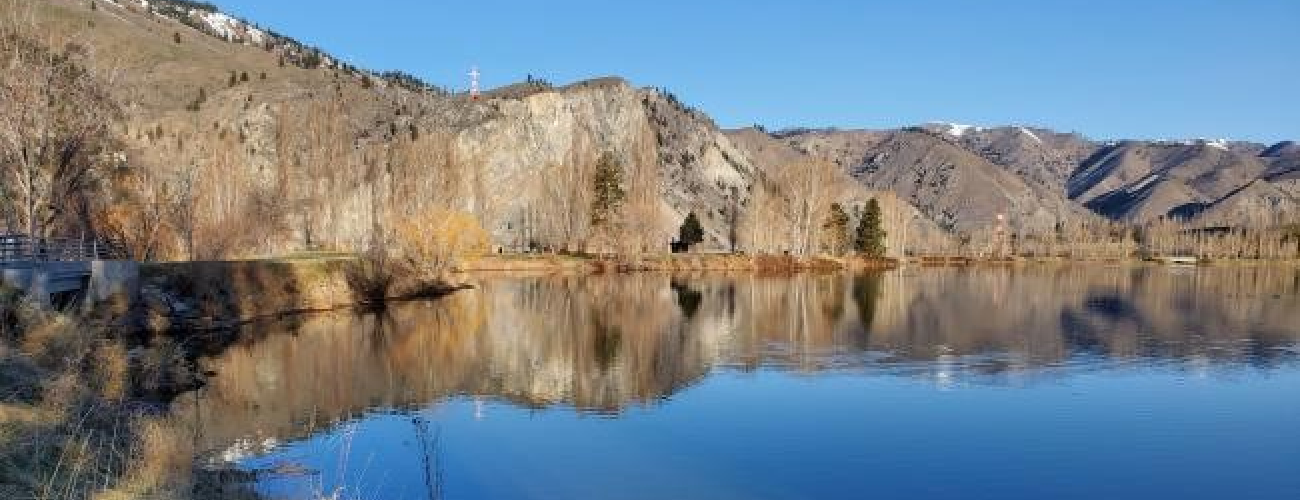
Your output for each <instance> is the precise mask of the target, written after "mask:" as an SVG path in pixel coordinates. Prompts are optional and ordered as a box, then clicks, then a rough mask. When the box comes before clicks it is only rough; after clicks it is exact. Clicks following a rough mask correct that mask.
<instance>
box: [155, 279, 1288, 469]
mask: <svg viewBox="0 0 1300 500" xmlns="http://www.w3.org/2000/svg"><path fill="white" fill-rule="evenodd" d="M1296 325H1300V271H1297V270H1295V269H1282V268H1263V267H1259V268H1254V267H1244V268H1209V269H1195V270H1187V271H1185V272H1184V271H1171V270H1168V269H1160V268H1098V267H1087V268H1085V267H1041V268H1038V267H1026V268H1017V269H1002V268H996V269H923V270H904V271H894V272H889V273H884V274H877V275H866V276H857V277H852V276H845V275H839V274H830V275H798V276H793V277H759V276H742V277H735V276H730V277H728V276H694V277H689V278H688V277H678V278H669V277H668V276H663V275H653V274H635V275H622V276H590V277H548V278H529V279H520V278H502V279H486V280H484V282H483V283H481V285H480V287H479V289H477V290H475V291H469V292H464V293H458V294H455V295H452V296H450V297H448V298H445V299H443V300H440V301H437V302H428V303H411V304H406V305H401V306H396V307H391V308H389V309H388V310H387V311H386V312H384V313H383V314H380V315H373V314H371V315H353V314H351V313H340V314H325V315H317V316H305V317H300V318H297V319H295V320H293V323H285V324H283V325H269V326H268V325H262V326H259V327H256V329H257V330H259V333H260V335H256V336H254V335H249V338H250V339H253V338H256V339H257V340H250V341H248V342H247V343H245V344H242V345H237V346H236V347H233V348H231V349H229V350H227V352H225V353H222V354H221V355H220V356H218V357H216V358H214V359H212V360H210V364H211V366H212V368H213V369H214V370H216V371H217V372H218V375H217V376H216V377H214V379H213V380H212V382H211V384H210V385H209V386H208V387H207V388H205V389H204V390H203V391H201V392H200V393H199V394H198V395H197V397H188V398H186V399H183V400H182V401H180V402H178V403H177V413H178V414H179V415H181V416H183V417H184V418H187V419H190V420H192V421H195V422H198V423H200V424H201V425H200V428H201V429H202V430H203V434H204V436H203V441H204V443H208V444H212V445H217V444H221V443H228V442H230V441H231V440H233V439H234V438H236V437H242V436H247V435H249V434H250V433H254V434H258V433H260V434H262V435H265V436H275V437H280V438H283V437H290V436H299V435H303V434H305V433H309V432H311V431H312V429H313V428H314V427H315V426H317V425H328V424H332V423H334V422H337V421H339V420H341V419H347V418H351V417H353V416H356V415H358V414H359V413H361V412H363V411H366V410H367V409H369V408H375V407H411V406H420V405H425V404H428V403H429V402H431V401H435V400H437V399H438V398H441V397H445V396H449V395H458V394H473V395H485V396H491V397H497V398H501V399H506V400H509V401H513V402H515V403H516V404H521V405H526V406H546V405H553V404H564V405H571V406H574V407H577V408H581V409H586V410H595V411H618V410H620V409H621V408H623V407H626V406H627V405H631V404H646V403H652V402H654V401H656V400H658V399H660V398H663V397H666V396H668V395H671V394H673V393H675V392H677V391H678V390H680V389H681V388H682V387H684V386H685V385H688V384H690V383H692V382H693V381H695V380H697V379H699V378H700V377H702V376H703V375H704V374H705V373H707V372H708V370H710V369H711V368H712V367H714V366H719V365H723V366H734V367H740V368H745V369H752V368H756V367H760V366H769V367H789V368H793V369H798V370H804V371H813V370H821V369H827V368H838V367H851V368H867V369H879V370H882V371H884V372H894V373H904V374H907V373H916V374H926V373H930V372H932V371H934V370H937V369H939V368H936V367H937V366H939V365H943V368H942V369H943V371H944V372H945V373H949V372H951V371H952V370H954V369H956V370H959V371H960V370H967V371H969V372H970V373H973V374H990V373H1006V372H1010V371H1024V370H1031V369H1034V368H1035V367H1040V366H1047V365H1058V364H1060V363H1061V362H1063V361H1067V360H1069V359H1070V358H1071V357H1072V356H1075V355H1078V354H1088V355H1090V358H1088V359H1091V360H1092V361H1088V362H1089V363H1100V362H1104V361H1105V360H1108V359H1112V358H1116V357H1131V356H1139V357H1158V358H1162V359H1168V360H1172V361H1181V360H1191V361H1192V362H1194V363H1196V364H1198V365H1197V366H1202V365H1204V364H1205V363H1232V364H1234V365H1239V364H1243V363H1245V364H1251V365H1257V366H1268V365H1271V364H1276V363H1279V362H1282V361H1284V360H1290V359H1294V356H1295V351H1294V350H1293V346H1294V345H1295V344H1296V343H1297V342H1300V329H1298V328H1297V327H1296ZM268 330H269V331H275V330H281V331H283V332H288V333H291V334H283V333H280V334H277V333H267V331H268ZM939 360H942V363H939V362H938V361H939ZM954 360H956V361H954ZM954 363H955V364H954Z"/></svg>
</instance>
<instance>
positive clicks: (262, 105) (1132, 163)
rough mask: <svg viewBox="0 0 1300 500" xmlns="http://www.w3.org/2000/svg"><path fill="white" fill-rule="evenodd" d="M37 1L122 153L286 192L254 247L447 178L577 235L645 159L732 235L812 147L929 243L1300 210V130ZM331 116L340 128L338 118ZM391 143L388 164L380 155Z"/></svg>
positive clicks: (506, 237) (421, 191)
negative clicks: (1163, 119)
mask: <svg viewBox="0 0 1300 500" xmlns="http://www.w3.org/2000/svg"><path fill="white" fill-rule="evenodd" d="M24 3H25V2H18V3H13V2H8V3H5V4H4V6H5V7H4V8H5V9H16V8H19V7H15V5H22V4H24ZM25 8H29V9H33V10H34V11H35V17H36V18H37V21H36V22H37V23H38V24H40V26H41V29H42V30H44V31H47V32H49V33H58V34H61V36H63V37H64V38H65V39H67V40H74V41H76V43H78V44H81V45H83V46H85V47H88V48H89V50H90V52H91V53H93V54H94V55H95V58H94V60H95V61H97V62H96V64H98V65H100V66H101V68H100V69H104V70H107V69H112V70H114V71H115V74H118V75H121V76H120V78H119V79H118V80H117V81H115V82H114V84H113V85H112V86H111V89H110V90H111V92H113V94H114V95H115V97H116V98H117V99H118V100H119V101H121V102H123V103H124V108H125V109H126V110H127V112H126V113H125V115H126V117H125V120H124V121H125V123H124V125H123V130H122V134H121V135H122V137H123V140H122V142H123V144H122V147H123V149H124V152H125V153H126V154H127V155H128V156H130V157H131V158H132V159H133V160H136V162H137V163H138V164H139V165H141V166H140V167H139V168H141V169H145V170H148V171H152V172H153V174H155V175H154V177H155V178H158V179H163V178H168V176H174V174H175V172H176V171H177V169H178V168H181V167H183V166H187V165H188V166H189V167H191V168H193V169H198V170H200V173H199V174H200V175H199V177H200V178H201V179H206V181H205V182H207V183H208V185H209V190H208V191H209V194H210V197H211V198H213V199H212V200H210V203H211V206H212V207H213V208H212V212H213V213H212V214H210V217H209V218H210V219H211V220H210V221H209V223H210V225H211V226H213V227H216V226H220V225H222V224H226V225H231V224H235V223H237V222H238V221H240V220H247V219H248V218H249V217H250V216H251V215H250V214H251V212H248V211H247V210H246V209H247V207H252V206H262V205H268V204H276V203H281V204H284V207H281V209H280V210H281V211H282V212H283V213H284V214H287V215H285V216H284V217H281V218H278V219H277V222H276V223H275V224H271V223H267V224H263V225H262V226H264V227H260V228H257V230H256V231H255V230H253V229H249V230H247V231H248V232H249V234H248V235H247V237H246V240H247V241H246V243H247V244H249V245H253V246H255V247H257V250H256V251H280V250H284V249H288V248H293V247H296V246H301V243H302V242H304V241H305V242H307V243H309V244H312V245H322V246H345V245H355V244H358V243H359V242H360V241H362V240H364V239H365V237H366V236H365V235H366V234H368V233H369V232H370V231H371V230H372V228H373V226H374V220H373V216H367V215H364V214H365V213H367V212H368V210H367V209H368V208H370V209H373V207H374V205H375V204H376V203H377V202H376V200H377V199H379V201H380V202H382V203H384V204H387V205H389V206H394V207H398V208H400V209H401V210H407V209H410V210H414V209H415V208H416V206H417V205H420V204H421V203H422V202H423V200H430V199H436V198H440V197H442V198H446V197H447V193H448V192H455V193H457V196H456V197H455V199H454V200H450V201H448V202H449V203H453V204H455V205H457V206H459V207H462V208H464V209H465V210H466V211H469V212H472V213H474V214H475V215H477V216H478V217H479V218H480V220H482V221H483V223H484V226H485V227H486V228H487V229H488V230H489V231H490V233H491V235H492V237H493V240H494V241H495V243H496V244H497V245H500V246H504V247H522V246H527V245H531V244H536V243H537V241H540V240H543V239H545V238H547V237H548V236H547V235H552V236H554V235H555V234H560V233H564V232H565V231H568V230H570V229H571V228H568V227H567V226H566V223H565V222H564V221H563V220H562V219H565V218H568V217H574V216H575V213H576V212H578V211H580V209H579V208H574V207H571V206H566V205H565V200H564V198H565V196H564V195H563V193H564V192H566V191H565V190H572V188H573V186H572V184H573V183H579V182H586V180H585V178H583V177H581V176H580V175H579V174H580V173H581V172H574V171H572V170H571V169H572V167H573V166H574V165H593V164H596V163H598V162H600V161H601V158H603V157H606V156H610V155H612V156H614V157H617V158H620V159H621V160H622V161H621V164H622V165H623V166H624V167H623V168H624V170H625V174H624V178H625V179H627V181H628V182H629V183H633V182H636V179H637V178H638V176H639V175H642V174H641V173H639V171H638V170H637V169H638V168H642V167H638V165H643V166H644V165H652V166H653V167H654V169H655V170H654V172H653V178H654V179H656V180H657V184H656V186H655V189H653V192H654V196H653V197H652V199H648V200H645V203H644V209H645V210H647V211H650V212H654V213H656V214H659V215H658V216H657V217H653V218H646V219H645V220H653V221H655V222H652V223H649V222H648V223H646V225H645V227H643V228H642V229H641V230H642V232H643V233H644V234H645V235H646V236H645V239H646V241H648V242H653V244H656V245H657V244H659V243H661V242H665V241H668V240H670V239H671V238H672V237H673V236H674V235H675V232H676V227H677V224H679V223H680V222H681V220H682V219H684V218H685V217H686V215H687V214H688V213H691V212H694V213H697V214H700V219H701V222H702V225H703V226H704V229H705V233H706V241H707V243H708V245H709V246H712V247H715V248H726V247H728V246H732V245H734V244H735V240H736V239H737V238H739V236H738V235H737V229H736V224H737V222H736V220H737V218H738V217H740V216H743V214H738V213H737V212H738V211H740V212H743V211H745V210H748V207H750V204H751V201H752V198H753V196H754V195H753V193H754V189H755V186H756V185H758V184H760V183H762V182H764V179H767V178H774V172H778V171H781V170H782V169H788V168H798V166H800V165H806V164H808V161H810V160H824V161H826V162H830V163H831V164H833V165H834V166H835V167H836V168H837V170H838V171H839V175H841V176H842V178H843V179H844V180H846V187H844V188H843V189H838V190H836V191H834V192H831V193H829V194H827V196H832V197H834V198H835V199H836V200H837V201H838V202H841V203H843V204H845V205H846V206H861V204H862V202H863V201H865V200H866V199H869V198H873V197H875V198H883V197H889V198H891V199H894V200H896V202H895V203H894V204H893V205H891V206H890V207H887V208H888V209H890V210H894V211H896V212H897V213H899V214H901V216H900V217H901V219H902V220H904V221H906V222H907V225H908V230H909V231H912V232H913V233H914V234H916V235H924V237H918V238H916V241H939V240H943V239H944V238H945V237H947V238H953V237H962V236H968V235H972V234H977V233H980V232H987V231H989V230H990V228H991V227H992V225H993V224H994V222H995V221H996V220H997V217H998V216H999V215H1002V216H1004V217H1005V220H1006V221H1007V223H1008V224H1009V225H1010V227H1011V228H1012V229H1013V230H1014V231H1016V232H1020V233H1045V232H1049V231H1053V230H1059V228H1060V227H1061V226H1062V225H1066V224H1089V223H1107V222H1118V223H1127V224H1137V225H1140V224H1146V223H1150V222H1154V221H1157V220H1161V219H1164V218H1177V219H1178V220H1182V221H1186V222H1187V223H1188V224H1190V225H1192V226H1200V227H1221V226H1241V225H1263V224H1274V223H1277V222H1279V221H1280V219H1282V218H1294V217H1296V216H1297V214H1300V145H1297V144H1296V143H1295V142H1290V141H1287V142H1281V143H1277V144H1255V143H1250V142H1239V141H1225V140H1202V139H1195V140H1186V141H1153V140H1119V141H1098V140H1093V139H1090V138H1088V137H1085V136H1083V135H1080V134H1077V133H1067V132H1058V131H1053V130H1050V129H1047V128H1042V127H1029V126H1000V127H987V128H986V127H977V126H969V125H960V124H953V123H928V124H922V125H918V126H914V127H907V128H903V129H894V130H837V129H795V130H785V131H776V132H769V131H766V130H762V129H760V128H746V129H737V130H722V129H720V128H719V127H718V126H717V125H716V124H715V123H714V121H713V120H712V119H711V118H710V117H709V116H708V115H707V114H705V113H704V112H703V111H701V110H698V109H695V108H693V107H691V106H688V105H686V104H684V103H682V102H680V101H679V100H678V99H677V98H676V97H675V96H674V95H672V94H671V93H669V92H666V91H663V90H660V89H656V88H637V87H634V86H632V85H631V84H629V83H628V82H627V81H625V80H623V79H620V78H604V79H597V80H591V81H585V82H578V83H574V84H571V85H567V86H555V85H552V84H551V83H549V82H546V81H542V80H535V79H532V78H531V77H530V78H529V79H528V80H527V81H525V82H522V83H519V84H516V85H511V86H508V87H505V88H501V89H495V90H490V91H487V92H486V93H485V94H484V95H483V96H482V98H480V99H473V98H471V96H468V95H466V94H465V93H456V92H449V91H447V90H444V89H442V88H439V87H437V86H435V85H431V84H428V83H426V82H424V81H422V80H420V79H419V78H417V77H414V76H411V75H409V74H406V73H402V72H396V71H393V72H377V71H369V70H365V69H360V68H356V67H354V66H351V65H348V64H345V63H342V62H340V61H339V60H338V59H337V58H334V57H331V56H330V55H329V54H327V53H325V52H324V51H322V50H320V49H316V48H313V47H310V46H308V45H306V44H302V43H300V42H297V41H295V40H293V39H292V38H290V37H287V36H284V35H281V34H278V33H275V32H274V31H272V30H269V29H266V28H262V27H259V26H257V25H256V24H254V23H251V22H247V21H243V20H240V19H237V18H235V17H233V16H230V15H227V14H223V13H221V12H220V11H219V10H218V9H217V8H216V7H215V6H212V5H210V4H204V3H199V2H188V1H178V0H41V1H40V2H38V3H37V4H28V5H27V7H25ZM322 114H326V115H330V116H331V117H332V118H337V125H332V126H331V127H333V128H329V127H326V125H324V123H326V122H324V121H322V120H320V119H319V118H320V116H322ZM863 114H864V115H869V114H870V110H863ZM329 123H334V122H329ZM327 129H328V130H327ZM330 134H333V135H330ZM295 138H296V139H295ZM313 139H314V140H315V142H314V144H317V145H320V144H323V142H328V141H322V139H330V140H333V141H334V142H336V143H337V144H336V146H337V145H339V144H341V145H342V147H340V148H339V149H337V155H340V156H346V157H347V159H346V161H338V160H337V158H333V159H330V158H325V159H322V160H320V161H313V160H311V158H312V156H311V154H310V151H308V149H309V148H308V146H307V144H308V143H312V140H313ZM295 141H297V142H295ZM321 147H324V146H321ZM399 153H400V154H399ZM379 157H383V158H387V159H386V160H383V161H385V162H387V163H386V165H387V167H386V168H382V169H375V168H363V167H365V166H366V165H370V166H372V167H373V165H374V164H376V163H379V162H380V160H377V159H376V158H379ZM399 157H400V158H399ZM191 173H192V172H191ZM646 175H650V174H646ZM837 179H838V178H837ZM837 182H838V181H837ZM376 193H378V194H376ZM303 207H308V208H303ZM660 219H662V220H660ZM214 239H215V237H214ZM232 241H233V240H232ZM232 244H233V243H232ZM913 244H915V243H913ZM214 256H216V255H214Z"/></svg>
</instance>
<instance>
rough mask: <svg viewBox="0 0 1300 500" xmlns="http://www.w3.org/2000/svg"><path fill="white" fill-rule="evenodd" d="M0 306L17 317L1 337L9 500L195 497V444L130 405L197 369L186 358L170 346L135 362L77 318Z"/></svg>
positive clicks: (2, 482)
mask: <svg viewBox="0 0 1300 500" xmlns="http://www.w3.org/2000/svg"><path fill="white" fill-rule="evenodd" d="M0 306H4V307H6V310H8V311H10V312H13V313H14V314H12V315H11V317H9V318H5V319H4V320H3V321H4V322H5V323H6V328H5V332H6V334H5V336H4V337H3V338H0V498H6V499H8V498H14V499H20V498H31V499H39V500H65V499H68V500H71V499H100V498H103V499H114V500H130V499H145V498H158V499H163V498H181V499H183V498H186V497H187V495H188V492H189V490H190V484H191V482H192V479H191V478H192V473H191V468H192V464H193V463H194V450H193V449H191V448H190V447H189V443H190V440H189V439H187V438H186V436H185V435H184V433H183V431H182V427H181V426H179V425H176V424H175V423H173V422H171V421H169V420H167V419H165V418H163V417H159V416H155V415H152V414H149V413H145V412H143V411H142V410H140V409H139V408H141V406H140V405H134V404H131V403H130V402H129V400H130V398H132V397H138V396H140V395H142V394H148V393H149V392H150V389H149V385H150V384H154V385H160V384H162V383H168V381H167V380H166V379H163V377H173V379H175V377H177V373H176V372H177V371H182V372H185V371H187V370H185V369H184V367H185V364H184V356H183V355H184V353H183V352H182V351H181V350H180V349H179V348H178V347H175V346H173V345H168V344H167V343H166V342H163V343H161V344H159V345H152V346H145V347H142V348H140V349H139V353H140V355H139V356H136V358H138V359H139V361H138V362H135V361H133V357H132V356H128V354H127V347H126V345H124V344H123V343H122V341H120V340H118V339H115V338H113V336H112V335H110V334H109V332H107V331H103V330H100V329H96V328H92V327H88V326H87V325H85V324H83V323H81V322H80V321H79V319H78V318H77V317H75V316H72V315H69V314H61V313H55V312H48V311H41V310H38V309H33V308H27V307H25V306H23V305H21V304H18V303H14V302H7V303H4V304H0ZM151 364H152V366H150V365H151ZM155 378H158V379H163V380H164V382H153V381H152V379H155Z"/></svg>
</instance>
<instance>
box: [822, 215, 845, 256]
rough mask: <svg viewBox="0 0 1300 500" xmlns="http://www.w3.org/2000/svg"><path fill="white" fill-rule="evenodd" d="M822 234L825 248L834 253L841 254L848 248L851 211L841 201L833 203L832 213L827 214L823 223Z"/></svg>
mask: <svg viewBox="0 0 1300 500" xmlns="http://www.w3.org/2000/svg"><path fill="white" fill-rule="evenodd" d="M822 235H823V241H824V246H825V249H826V251H827V252H830V253H831V254H832V255H840V254H843V253H844V252H845V251H846V250H848V246H849V240H850V238H851V235H850V233H849V213H848V212H846V211H844V207H843V206H842V205H840V204H839V203H832V204H831V213H830V215H827V216H826V222H823V223H822Z"/></svg>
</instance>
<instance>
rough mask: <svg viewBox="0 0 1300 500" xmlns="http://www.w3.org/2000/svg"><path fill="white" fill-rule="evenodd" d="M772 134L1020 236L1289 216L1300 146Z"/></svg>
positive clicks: (930, 209) (1016, 130) (948, 218)
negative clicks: (1083, 226)
mask: <svg viewBox="0 0 1300 500" xmlns="http://www.w3.org/2000/svg"><path fill="white" fill-rule="evenodd" d="M771 136H772V137H773V138H774V139H777V140H779V141H781V142H784V143H785V144H787V145H788V146H789V150H790V152H785V153H783V156H789V155H790V154H792V152H797V153H799V154H803V155H807V156H813V157H819V158H825V159H828V160H831V161H833V162H835V163H836V164H837V165H840V166H842V167H843V168H845V169H846V170H848V171H850V172H851V173H853V175H854V176H855V177H856V178H858V179H859V180H860V181H861V182H862V183H863V184H864V185H865V186H867V187H869V188H871V189H881V190H892V191H896V192H898V193H899V194H900V195H903V196H904V198H905V199H907V200H908V201H910V202H911V203H912V204H914V205H915V206H916V207H917V208H918V209H920V210H921V211H922V212H923V213H925V214H926V215H927V216H928V217H930V218H932V219H933V220H935V222H937V223H938V224H940V225H941V226H942V227H945V228H949V229H951V230H953V231H956V232H959V233H967V232H970V231H979V230H981V229H986V228H987V227H988V225H989V224H990V221H992V220H993V218H994V217H996V214H998V213H1006V214H1007V215H1008V216H1009V224H1010V225H1011V226H1012V227H1013V228H1014V229H1016V230H1018V231H1025V232H1036V231H1044V230H1047V229H1050V228H1053V227H1054V226H1055V225H1056V224H1058V223H1068V222H1072V221H1087V220H1091V219H1092V218H1093V214H1095V215H1099V216H1102V217H1104V218H1106V219H1110V220H1114V221H1119V222H1126V223H1137V224H1141V223H1147V222H1151V221H1154V220H1157V219H1161V218H1176V219H1180V220H1188V221H1190V222H1192V223H1193V224H1199V225H1224V224H1231V223H1233V222H1234V221H1237V222H1239V223H1250V222H1258V219H1259V218H1258V217H1256V218H1254V219H1249V218H1245V217H1243V216H1242V214H1243V213H1244V212H1247V211H1249V210H1263V209H1264V207H1272V208H1271V209H1272V210H1275V211H1278V210H1280V211H1282V212H1283V213H1289V212H1286V211H1287V210H1290V207H1292V206H1294V205H1295V203H1294V199H1293V198H1295V197H1296V196H1297V193H1300V147H1298V146H1296V144H1295V143H1293V142H1289V141H1288V142H1282V143H1279V144H1275V145H1273V146H1267V147H1266V146H1264V145H1260V144H1254V143H1250V142H1241V141H1227V140H1203V139H1197V140H1188V141H1178V142H1173V141H1120V142H1111V143H1098V142H1095V141H1092V140H1089V139H1088V138H1086V137H1084V136H1082V135H1079V134H1077V133H1061V132H1056V131H1052V130H1050V129H1045V128H1041V127H1023V126H1004V127H980V126H973V125H962V124H955V123H946V122H935V123H927V124H923V125H919V126H916V127H911V128H908V129H903V130H874V131H864V130H855V131H841V130H835V129H797V130H790V131H783V132H777V133H773V134H771ZM1256 181H1259V182H1258V183H1256ZM1211 208H1213V210H1212V211H1207V210H1210V209H1211ZM1202 212H1205V214H1204V215H1202Z"/></svg>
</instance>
